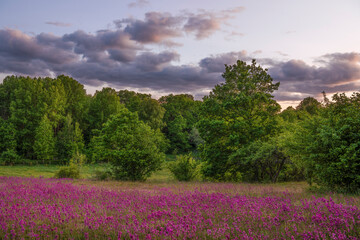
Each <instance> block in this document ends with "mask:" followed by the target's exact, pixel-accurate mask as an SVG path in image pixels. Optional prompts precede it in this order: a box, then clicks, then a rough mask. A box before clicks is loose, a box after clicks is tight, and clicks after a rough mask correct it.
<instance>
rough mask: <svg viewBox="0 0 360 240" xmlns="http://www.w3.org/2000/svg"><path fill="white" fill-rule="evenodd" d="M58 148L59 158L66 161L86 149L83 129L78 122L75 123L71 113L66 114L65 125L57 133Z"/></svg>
mask: <svg viewBox="0 0 360 240" xmlns="http://www.w3.org/2000/svg"><path fill="white" fill-rule="evenodd" d="M56 148H57V156H58V158H59V159H62V160H65V161H68V160H69V159H70V158H71V157H72V156H73V155H74V154H76V153H77V152H83V150H84V141H83V136H82V131H81V129H80V127H79V124H78V123H77V122H75V124H73V120H72V117H71V116H70V115H67V116H66V118H65V122H64V126H63V127H62V129H61V130H60V132H59V133H58V135H57V141H56Z"/></svg>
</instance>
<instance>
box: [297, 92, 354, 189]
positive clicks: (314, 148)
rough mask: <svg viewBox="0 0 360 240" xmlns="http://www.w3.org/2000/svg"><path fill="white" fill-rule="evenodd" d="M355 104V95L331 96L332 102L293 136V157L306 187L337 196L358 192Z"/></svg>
mask: <svg viewBox="0 0 360 240" xmlns="http://www.w3.org/2000/svg"><path fill="white" fill-rule="evenodd" d="M359 100H360V94H359V93H354V94H353V95H352V96H351V97H347V96H346V95H345V94H335V95H334V96H333V101H334V102H331V103H328V104H327V106H326V108H324V109H322V111H321V112H320V114H319V115H318V116H314V117H312V118H310V119H308V120H306V121H304V122H303V123H302V124H301V125H300V126H301V127H300V128H299V130H298V133H297V134H296V133H295V134H294V136H295V137H294V141H293V144H294V149H297V150H299V151H298V152H297V154H294V156H295V157H297V158H299V159H301V160H302V161H303V163H304V166H305V168H306V177H307V180H308V181H309V183H312V182H316V183H317V184H319V185H321V186H322V187H325V188H327V189H330V190H335V191H340V192H358V191H359V189H360V160H359V159H360V158H359V156H360V140H359V139H360V120H359V119H360V108H359ZM293 152H296V151H293Z"/></svg>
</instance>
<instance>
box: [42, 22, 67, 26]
mask: <svg viewBox="0 0 360 240" xmlns="http://www.w3.org/2000/svg"><path fill="white" fill-rule="evenodd" d="M45 24H49V25H54V26H56V27H70V26H71V23H64V22H51V21H48V22H45Z"/></svg>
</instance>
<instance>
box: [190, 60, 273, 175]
mask: <svg viewBox="0 0 360 240" xmlns="http://www.w3.org/2000/svg"><path fill="white" fill-rule="evenodd" d="M222 77H223V78H224V79H225V83H222V84H220V85H216V86H215V88H214V89H213V90H212V92H210V95H209V96H205V97H204V102H203V105H202V108H201V109H202V110H201V114H202V118H201V120H200V121H199V123H198V124H197V126H198V128H199V132H200V135H201V137H202V138H203V139H204V140H205V143H204V144H203V148H202V158H203V160H205V161H206V165H205V167H204V169H203V173H204V175H205V176H206V177H209V178H212V179H218V180H222V179H224V176H225V174H229V173H228V171H231V170H232V169H233V168H232V166H231V165H232V164H234V162H231V164H230V165H229V162H228V159H229V156H230V155H231V154H234V153H235V152H236V151H237V150H239V149H240V148H241V147H244V146H246V145H247V144H249V143H251V142H252V141H256V140H258V139H262V138H264V137H266V136H268V135H269V134H271V133H272V132H274V131H275V130H276V118H275V115H276V114H277V113H278V112H279V111H280V106H279V104H277V102H276V101H275V100H274V99H273V96H272V95H271V94H272V93H273V92H274V91H275V90H277V89H278V87H279V83H276V84H274V83H273V79H272V78H271V76H270V75H269V74H268V73H267V70H266V69H263V68H262V67H260V66H258V65H256V61H255V60H253V61H252V64H251V65H247V64H246V63H245V62H243V61H240V60H239V61H237V63H236V64H234V65H225V72H224V73H223V75H222ZM239 161H242V159H239Z"/></svg>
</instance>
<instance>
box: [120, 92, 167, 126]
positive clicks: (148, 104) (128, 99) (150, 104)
mask: <svg viewBox="0 0 360 240" xmlns="http://www.w3.org/2000/svg"><path fill="white" fill-rule="evenodd" d="M118 95H119V97H120V102H121V103H122V104H124V105H125V107H126V108H127V109H129V110H130V111H131V112H137V113H138V116H139V119H140V120H141V121H143V122H144V123H146V124H147V125H149V126H150V127H151V128H152V129H161V128H162V127H163V126H164V122H163V117H164V113H165V109H164V108H163V107H162V106H161V105H160V103H159V102H158V101H157V100H155V99H152V98H151V95H150V94H142V93H136V92H133V91H128V90H121V91H119V92H118Z"/></svg>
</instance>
